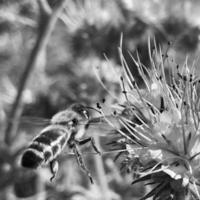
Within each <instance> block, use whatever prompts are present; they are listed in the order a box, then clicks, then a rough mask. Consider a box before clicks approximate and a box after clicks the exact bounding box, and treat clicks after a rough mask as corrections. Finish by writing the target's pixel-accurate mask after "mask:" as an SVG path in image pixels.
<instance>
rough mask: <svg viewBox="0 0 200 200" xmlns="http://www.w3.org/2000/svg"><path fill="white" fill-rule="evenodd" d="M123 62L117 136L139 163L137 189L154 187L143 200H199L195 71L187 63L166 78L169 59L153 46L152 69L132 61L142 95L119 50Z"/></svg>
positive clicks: (199, 128) (199, 98) (199, 142)
mask: <svg viewBox="0 0 200 200" xmlns="http://www.w3.org/2000/svg"><path fill="white" fill-rule="evenodd" d="M150 46H151V44H150V42H149V49H151V47H150ZM120 56H121V61H122V66H123V68H124V75H123V89H124V91H123V94H124V96H125V103H124V104H123V111H122V112H121V113H120V114H119V115H116V120H117V121H118V122H119V124H120V125H121V126H120V127H121V128H117V130H118V133H120V135H121V136H122V137H123V138H125V140H124V145H125V146H126V150H127V151H128V157H129V161H131V160H132V161H134V162H135V159H136V158H137V159H139V162H137V163H139V165H138V167H139V169H138V167H137V173H138V176H139V178H138V179H136V180H134V181H133V183H136V182H140V181H147V184H151V185H153V186H154V187H153V189H152V190H151V191H150V192H149V193H148V194H146V196H145V197H143V198H142V199H147V198H149V197H153V198H154V199H187V198H192V199H200V194H199V184H200V112H199V105H200V94H199V78H198V77H196V76H195V67H194V66H192V67H190V66H188V64H187V59H186V62H185V64H184V65H183V66H182V67H179V66H176V67H173V68H172V70H171V73H170V74H169V75H168V76H166V73H165V63H167V62H168V56H167V55H165V54H163V53H162V51H161V48H160V47H157V45H156V42H155V41H154V51H153V53H151V52H150V51H149V56H150V61H151V67H150V68H147V67H146V66H144V65H143V64H142V63H141V62H140V59H139V56H138V58H137V60H135V58H133V57H132V60H133V62H134V64H135V65H136V66H137V68H138V71H139V74H140V76H141V77H142V79H143V81H144V85H145V87H144V88H143V89H141V88H139V86H138V85H137V83H136V81H135V79H134V77H133V75H132V74H131V72H130V68H129V66H128V65H127V63H126V61H125V59H124V57H123V53H122V50H121V49H120ZM130 56H131V55H130ZM124 113H126V114H124ZM136 119H137V120H136ZM108 123H109V120H108ZM111 125H112V124H111Z"/></svg>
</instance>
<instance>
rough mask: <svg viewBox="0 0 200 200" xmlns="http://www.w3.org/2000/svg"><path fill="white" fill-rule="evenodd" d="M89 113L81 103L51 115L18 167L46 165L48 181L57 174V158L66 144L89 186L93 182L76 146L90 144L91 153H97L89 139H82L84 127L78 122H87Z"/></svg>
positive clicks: (34, 167)
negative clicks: (48, 171)
mask: <svg viewBox="0 0 200 200" xmlns="http://www.w3.org/2000/svg"><path fill="white" fill-rule="evenodd" d="M88 119H89V112H88V109H87V107H85V106H84V105H82V104H73V105H71V106H70V107H69V108H68V109H66V110H64V111H60V112H58V113H57V114H55V115H54V116H53V117H52V118H51V121H50V125H49V126H47V127H46V128H44V129H43V130H42V131H41V132H40V134H39V135H38V136H36V137H35V138H34V139H33V141H32V142H31V144H30V145H29V146H28V147H27V148H26V150H25V151H24V153H23V155H22V158H21V165H22V167H25V168H29V169H36V168H38V167H39V166H42V165H49V167H50V171H51V173H52V177H51V178H50V180H51V181H52V180H53V179H54V178H55V176H56V173H57V171H58V162H57V157H58V156H59V155H60V153H61V152H62V150H63V149H64V147H65V146H66V145H67V146H68V147H69V149H72V151H73V153H74V154H75V156H76V158H77V161H78V163H79V165H80V167H81V168H82V169H83V171H84V172H85V173H86V174H87V175H88V177H89V179H90V181H91V183H93V179H92V177H91V174H90V173H89V171H88V169H87V168H86V166H85V164H84V161H83V159H82V156H81V153H80V151H79V149H78V145H84V144H86V143H88V142H91V144H92V147H93V148H94V150H95V151H96V152H97V153H98V154H100V152H99V150H98V149H97V147H96V146H95V142H94V139H93V138H92V137H87V138H84V134H85V127H84V126H85V125H84V123H80V122H81V121H88Z"/></svg>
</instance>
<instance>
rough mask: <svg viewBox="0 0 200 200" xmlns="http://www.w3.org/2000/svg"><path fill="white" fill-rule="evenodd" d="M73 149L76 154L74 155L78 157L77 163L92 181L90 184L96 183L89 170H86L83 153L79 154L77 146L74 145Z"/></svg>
mask: <svg viewBox="0 0 200 200" xmlns="http://www.w3.org/2000/svg"><path fill="white" fill-rule="evenodd" d="M72 149H73V152H74V154H75V156H76V159H77V162H78V164H79V166H80V167H81V169H82V170H83V171H84V172H85V173H86V174H87V176H88V177H89V179H90V182H91V183H92V184H93V183H94V181H93V179H92V176H91V174H90V172H89V170H88V169H87V168H86V166H85V163H84V161H83V158H82V155H81V153H80V152H79V150H78V148H77V146H76V144H74V145H73V147H72Z"/></svg>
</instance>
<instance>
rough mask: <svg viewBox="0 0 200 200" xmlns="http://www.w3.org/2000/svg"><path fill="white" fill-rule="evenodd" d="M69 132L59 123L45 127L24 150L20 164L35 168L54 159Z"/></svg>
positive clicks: (62, 146) (65, 141)
mask: <svg viewBox="0 0 200 200" xmlns="http://www.w3.org/2000/svg"><path fill="white" fill-rule="evenodd" d="M69 137H70V132H69V130H67V129H66V128H65V127H63V126H61V125H51V126H48V127H47V128H45V129H44V130H43V131H42V132H41V133H40V135H39V136H37V137H36V138H35V139H34V140H33V141H32V143H31V144H30V145H29V146H28V148H27V149H26V150H25V152H24V154H23V156H22V160H21V164H22V166H23V167H27V168H37V167H38V166H40V165H42V164H48V163H49V162H50V161H52V160H53V159H55V158H56V157H57V156H58V155H59V154H60V153H61V151H62V149H63V148H64V146H65V144H66V143H67V141H68V139H69Z"/></svg>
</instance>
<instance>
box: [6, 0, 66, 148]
mask: <svg viewBox="0 0 200 200" xmlns="http://www.w3.org/2000/svg"><path fill="white" fill-rule="evenodd" d="M65 3H66V0H60V1H58V4H57V6H56V7H55V8H54V9H53V11H52V13H49V12H48V13H47V12H46V13H43V14H46V15H43V17H46V19H40V20H43V22H44V23H43V24H42V26H43V27H39V28H41V30H40V32H39V34H38V37H37V39H36V43H35V46H34V47H33V49H32V51H31V53H30V56H29V59H28V61H27V64H26V66H25V69H24V72H23V73H22V76H21V81H20V83H19V87H18V93H17V96H16V98H15V101H14V103H13V106H12V108H11V111H10V113H9V116H8V119H12V120H8V123H7V127H6V131H5V143H6V144H7V145H10V144H12V140H13V138H14V137H15V136H16V132H17V129H18V125H19V118H20V116H21V114H22V110H23V102H22V98H23V92H24V90H25V88H26V86H27V84H28V80H29V79H30V75H31V73H32V71H33V69H34V67H35V65H36V63H37V59H38V58H39V57H40V55H41V54H42V53H43V51H45V50H46V46H47V43H48V41H49V38H50V36H51V33H52V31H53V29H54V27H55V24H56V22H57V19H58V17H59V14H60V12H61V11H62V9H63V8H64V6H65ZM40 5H41V6H42V5H44V0H41V2H40ZM41 11H43V12H44V11H45V8H43V10H42V9H41Z"/></svg>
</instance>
